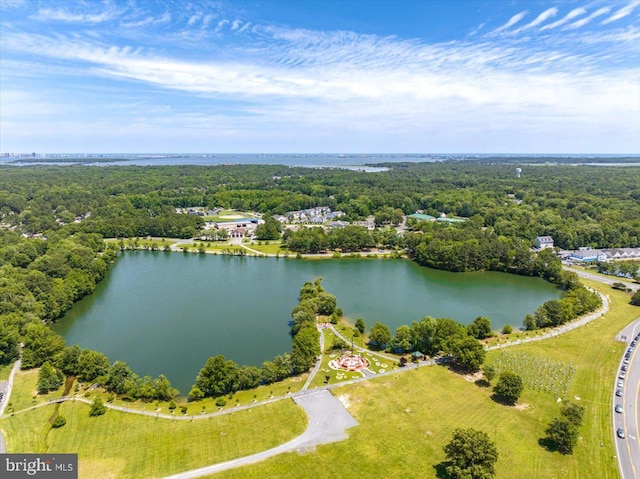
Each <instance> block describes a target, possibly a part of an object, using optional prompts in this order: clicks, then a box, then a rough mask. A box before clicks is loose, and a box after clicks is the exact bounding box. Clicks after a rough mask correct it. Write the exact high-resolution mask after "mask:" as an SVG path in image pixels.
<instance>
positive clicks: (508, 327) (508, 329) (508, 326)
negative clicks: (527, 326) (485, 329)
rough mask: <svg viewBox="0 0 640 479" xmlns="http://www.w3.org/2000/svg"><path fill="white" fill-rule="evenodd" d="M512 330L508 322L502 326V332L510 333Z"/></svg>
mask: <svg viewBox="0 0 640 479" xmlns="http://www.w3.org/2000/svg"><path fill="white" fill-rule="evenodd" d="M512 332H513V328H512V327H511V325H510V324H505V325H504V326H503V327H502V334H511V333H512Z"/></svg>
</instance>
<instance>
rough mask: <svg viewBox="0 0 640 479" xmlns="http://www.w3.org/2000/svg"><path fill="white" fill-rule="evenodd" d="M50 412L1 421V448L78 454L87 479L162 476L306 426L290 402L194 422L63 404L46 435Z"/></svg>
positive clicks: (261, 445)
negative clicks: (93, 413) (99, 412)
mask: <svg viewBox="0 0 640 479" xmlns="http://www.w3.org/2000/svg"><path fill="white" fill-rule="evenodd" d="M55 408H56V406H54V405H49V406H43V407H40V408H37V409H34V410H32V411H28V412H25V413H22V414H16V415H15V416H5V417H3V419H1V420H0V428H1V429H2V430H3V431H4V433H5V437H6V438H7V449H8V451H9V452H21V453H38V452H49V453H52V452H61V453H62V452H73V453H78V457H79V472H80V473H79V477H81V478H87V479H100V478H132V479H140V478H145V477H163V476H165V475H169V474H173V473H177V472H180V471H185V470H188V469H194V468H198V467H202V466H205V465H208V464H212V463H216V462H221V461H225V460H229V459H232V458H235V457H240V456H245V455H248V454H253V453H256V452H259V451H263V450H265V449H269V448H271V447H274V446H277V445H278V444H282V443H284V442H286V441H288V440H290V439H292V438H294V437H295V436H297V435H299V434H301V433H302V432H303V431H304V429H305V428H306V424H307V419H306V415H305V414H304V412H303V411H302V409H300V408H299V407H298V406H296V405H295V404H294V403H293V401H292V400H290V399H285V400H282V401H278V402H275V403H271V404H268V405H264V406H259V407H256V408H252V409H250V410H246V411H238V412H236V413H233V414H228V415H223V416H218V417H214V418H210V419H201V420H195V421H177V420H169V419H156V418H153V417H148V416H141V415H137V414H127V413H122V412H119V411H113V410H108V411H107V412H106V414H105V415H104V416H99V417H89V409H90V406H89V405H87V404H83V403H73V402H66V403H63V404H61V405H60V414H62V415H63V416H64V417H65V418H66V420H67V424H66V425H65V426H63V427H62V428H60V429H52V428H51V426H50V425H49V418H50V417H51V416H52V415H53V414H54V411H55Z"/></svg>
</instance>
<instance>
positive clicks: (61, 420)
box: [51, 414, 67, 429]
mask: <svg viewBox="0 0 640 479" xmlns="http://www.w3.org/2000/svg"><path fill="white" fill-rule="evenodd" d="M66 423H67V420H66V419H65V417H64V416H61V415H60V414H58V415H57V416H56V417H54V418H53V421H51V427H52V428H54V429H57V428H59V427H62V426H64V425H65V424H66Z"/></svg>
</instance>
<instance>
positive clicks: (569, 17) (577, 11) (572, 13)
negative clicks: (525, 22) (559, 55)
mask: <svg viewBox="0 0 640 479" xmlns="http://www.w3.org/2000/svg"><path fill="white" fill-rule="evenodd" d="M585 13H587V11H586V10H585V9H584V8H582V7H578V8H574V9H573V10H571V11H570V12H569V13H567V14H566V15H565V16H564V17H562V18H561V19H560V20H556V21H555V22H553V23H549V24H547V25H544V26H543V27H542V28H541V29H540V31H544V30H551V29H553V28H558V27H561V26H562V25H564V24H565V23H568V22H569V21H571V20H573V19H574V18H576V17H579V16H580V15H584V14H585Z"/></svg>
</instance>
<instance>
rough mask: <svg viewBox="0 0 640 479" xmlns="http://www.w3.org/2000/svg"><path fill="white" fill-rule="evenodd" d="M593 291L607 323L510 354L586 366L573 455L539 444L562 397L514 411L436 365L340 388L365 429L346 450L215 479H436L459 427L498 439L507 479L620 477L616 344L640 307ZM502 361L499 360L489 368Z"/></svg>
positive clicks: (538, 395) (290, 457)
mask: <svg viewBox="0 0 640 479" xmlns="http://www.w3.org/2000/svg"><path fill="white" fill-rule="evenodd" d="M585 283H587V284H588V285H589V286H591V287H594V288H596V289H599V290H600V291H602V292H604V293H605V294H607V295H608V296H609V298H610V301H611V306H612V309H611V311H610V312H609V313H608V314H607V315H605V317H604V318H601V319H597V320H595V321H594V322H592V323H590V324H589V325H587V326H585V327H582V328H579V329H577V330H575V331H572V332H569V333H566V334H564V335H561V336H559V337H557V338H553V339H550V340H545V341H540V342H537V343H531V344H528V345H523V346H516V347H513V348H510V349H509V351H511V352H516V351H524V352H527V353H528V354H530V355H532V356H534V357H538V356H539V357H549V358H552V359H554V360H555V361H560V362H565V363H571V364H573V365H574V366H575V367H576V374H575V377H574V378H573V380H572V382H571V385H570V387H569V391H568V394H567V399H570V400H572V401H573V402H575V403H578V404H581V405H582V406H584V407H585V408H586V415H585V424H584V425H583V427H582V428H581V431H580V432H581V437H580V439H579V442H578V446H577V447H576V450H575V452H574V454H573V455H569V456H563V455H562V454H560V453H558V452H550V451H547V450H546V449H544V448H543V447H541V446H540V445H539V444H538V441H539V439H540V438H542V437H544V430H545V428H546V427H547V425H548V424H549V422H550V421H551V420H552V419H553V418H554V417H555V416H557V415H558V413H559V410H560V405H559V404H558V403H557V399H558V398H557V397H555V396H554V395H552V394H549V393H543V392H537V391H532V390H529V389H525V391H524V392H523V395H522V397H521V399H520V401H519V403H518V405H517V406H516V407H509V406H504V405H501V404H498V403H496V402H494V401H493V400H492V399H491V394H492V391H491V388H486V387H482V386H479V385H477V384H475V383H474V382H472V381H470V380H468V379H469V378H464V377H462V376H459V375H457V374H454V373H452V372H450V371H449V370H448V369H446V368H445V367H441V366H434V367H424V368H420V369H418V370H416V371H410V372H406V373H402V374H400V373H398V374H395V375H392V376H388V377H385V378H379V379H374V380H372V381H368V382H366V383H359V384H357V385H351V386H345V387H340V388H336V389H333V391H332V392H333V393H334V394H335V395H336V396H337V397H339V398H342V399H343V401H344V402H345V403H346V404H348V409H349V411H350V412H351V413H352V414H353V416H354V417H355V418H356V419H357V420H358V422H359V423H360V425H359V426H357V427H355V428H353V429H351V430H350V431H349V439H347V440H346V441H343V442H341V443H336V444H329V445H326V446H321V447H318V448H317V450H316V451H315V452H313V453H309V454H305V455H299V454H285V455H281V456H278V457H274V458H272V459H269V460H267V461H265V462H262V463H259V464H255V465H252V466H247V467H243V468H240V469H237V470H230V471H226V472H222V473H220V474H217V475H214V476H209V477H215V478H216V479H239V478H243V479H244V478H264V477H288V478H313V479H318V478H335V477H358V478H379V477H385V478H395V477H398V478H400V477H421V478H435V477H437V476H436V469H435V467H434V466H435V465H437V464H439V463H440V462H441V461H443V460H444V457H445V456H444V452H443V451H442V448H443V446H444V445H445V444H446V443H447V442H448V441H449V440H450V438H451V433H452V431H453V430H454V429H455V428H456V427H473V428H475V429H480V430H482V431H485V432H486V433H487V434H488V435H489V436H490V437H491V438H492V439H493V440H495V442H496V444H497V447H498V452H499V458H498V463H497V465H496V471H497V477H498V478H505V479H506V478H510V479H511V478H515V479H519V478H522V479H532V478H545V479H554V478H557V479H570V478H571V479H584V478H599V479H604V478H617V477H619V473H618V466H617V462H616V458H615V448H614V443H613V441H614V438H613V430H612V426H611V411H612V407H613V406H612V399H611V398H612V393H613V384H614V381H615V377H616V371H617V367H618V363H619V361H620V358H621V357H622V354H623V351H624V349H625V348H626V346H625V344H624V343H621V342H618V341H615V340H614V337H615V335H616V334H617V333H618V332H619V331H620V330H621V329H622V328H623V327H624V326H626V325H627V324H628V323H630V322H631V321H633V320H634V319H636V318H637V317H639V316H640V308H638V307H634V306H630V305H629V304H628V301H629V295H628V294H625V293H621V292H618V291H614V290H612V289H611V288H608V287H607V286H603V285H600V284H597V283H592V282H588V281H586V282H585ZM498 354H500V352H498V351H496V352H492V353H491V354H489V356H488V359H487V360H488V362H491V361H492V360H494V359H495V357H497V355H498Z"/></svg>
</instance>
